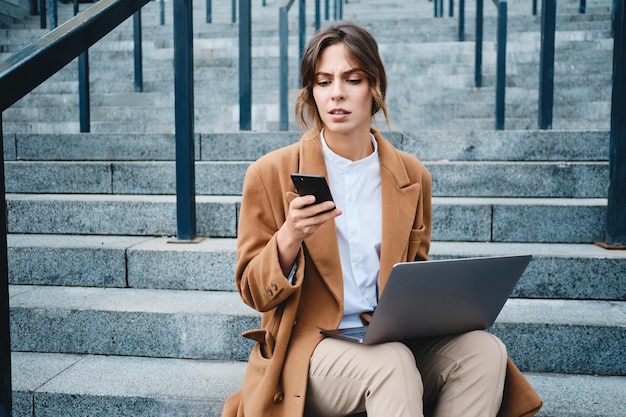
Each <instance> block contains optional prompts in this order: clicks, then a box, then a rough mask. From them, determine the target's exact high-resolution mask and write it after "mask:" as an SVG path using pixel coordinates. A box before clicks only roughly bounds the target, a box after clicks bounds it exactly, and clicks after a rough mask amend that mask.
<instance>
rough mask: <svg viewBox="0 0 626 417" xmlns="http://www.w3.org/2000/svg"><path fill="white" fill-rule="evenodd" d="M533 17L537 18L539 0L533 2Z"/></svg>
mask: <svg viewBox="0 0 626 417" xmlns="http://www.w3.org/2000/svg"><path fill="white" fill-rule="evenodd" d="M533 16H537V0H533Z"/></svg>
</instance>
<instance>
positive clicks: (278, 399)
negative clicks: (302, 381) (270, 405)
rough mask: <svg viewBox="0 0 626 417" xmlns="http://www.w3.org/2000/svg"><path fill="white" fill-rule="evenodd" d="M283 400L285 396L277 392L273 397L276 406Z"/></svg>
mask: <svg viewBox="0 0 626 417" xmlns="http://www.w3.org/2000/svg"><path fill="white" fill-rule="evenodd" d="M284 398H285V394H283V393H282V392H277V393H276V395H274V402H275V403H276V404H278V403H281V402H283V399H284Z"/></svg>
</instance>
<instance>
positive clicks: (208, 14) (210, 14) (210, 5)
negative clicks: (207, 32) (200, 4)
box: [206, 0, 213, 23]
mask: <svg viewBox="0 0 626 417" xmlns="http://www.w3.org/2000/svg"><path fill="white" fill-rule="evenodd" d="M206 22H207V23H213V1H212V0H206Z"/></svg>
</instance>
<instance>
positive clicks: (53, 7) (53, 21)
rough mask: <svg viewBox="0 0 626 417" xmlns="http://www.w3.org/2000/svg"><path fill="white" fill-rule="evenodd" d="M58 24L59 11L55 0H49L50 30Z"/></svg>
mask: <svg viewBox="0 0 626 417" xmlns="http://www.w3.org/2000/svg"><path fill="white" fill-rule="evenodd" d="M57 26H59V11H58V8H57V0H50V30H53V29H56V27H57Z"/></svg>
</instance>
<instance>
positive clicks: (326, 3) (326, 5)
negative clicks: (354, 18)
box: [324, 0, 330, 20]
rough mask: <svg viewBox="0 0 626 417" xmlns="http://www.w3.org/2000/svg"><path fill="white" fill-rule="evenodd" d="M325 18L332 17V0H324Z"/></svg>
mask: <svg viewBox="0 0 626 417" xmlns="http://www.w3.org/2000/svg"><path fill="white" fill-rule="evenodd" d="M324 8H325V11H324V19H326V20H328V19H330V0H324Z"/></svg>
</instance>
